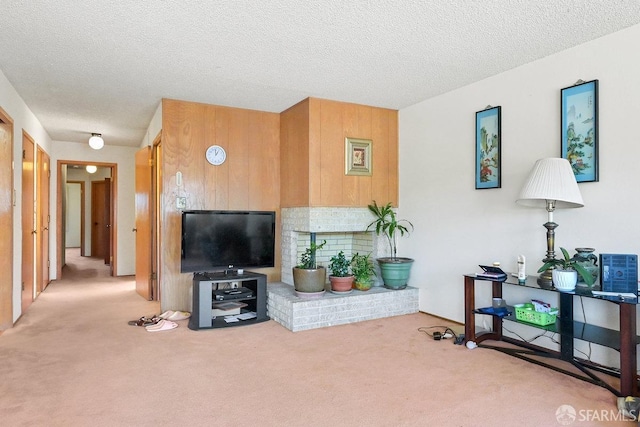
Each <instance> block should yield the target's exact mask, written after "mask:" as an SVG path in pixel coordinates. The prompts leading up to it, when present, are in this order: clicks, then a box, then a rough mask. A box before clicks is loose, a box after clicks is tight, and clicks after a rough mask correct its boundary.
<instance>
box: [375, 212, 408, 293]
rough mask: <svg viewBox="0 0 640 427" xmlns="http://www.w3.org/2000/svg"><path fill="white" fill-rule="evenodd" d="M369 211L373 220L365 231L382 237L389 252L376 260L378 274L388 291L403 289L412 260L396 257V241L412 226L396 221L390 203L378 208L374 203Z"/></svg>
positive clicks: (405, 222)
mask: <svg viewBox="0 0 640 427" xmlns="http://www.w3.org/2000/svg"><path fill="white" fill-rule="evenodd" d="M367 207H368V208H369V211H370V212H371V213H372V214H373V215H374V216H375V218H376V219H375V220H374V221H372V222H371V224H369V225H368V226H367V231H369V230H371V229H372V228H373V229H375V232H376V234H377V235H378V236H380V235H384V236H385V237H386V238H387V242H388V243H389V249H390V250H391V256H390V257H383V258H378V259H377V260H376V261H378V265H379V266H380V273H381V276H382V281H383V282H384V286H385V287H386V288H389V289H404V288H405V287H406V286H407V282H408V280H409V275H410V274H411V266H412V265H413V259H412V258H402V257H398V255H397V240H398V235H400V237H402V236H404V235H405V234H407V235H409V232H410V230H411V231H413V224H411V222H409V221H407V220H406V219H398V218H397V217H396V213H395V211H394V210H393V208H392V206H391V203H387V204H386V205H384V206H378V204H377V203H376V201H375V200H374V201H373V204H370V205H368V206H367Z"/></svg>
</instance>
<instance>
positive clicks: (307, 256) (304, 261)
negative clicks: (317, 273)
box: [296, 240, 327, 270]
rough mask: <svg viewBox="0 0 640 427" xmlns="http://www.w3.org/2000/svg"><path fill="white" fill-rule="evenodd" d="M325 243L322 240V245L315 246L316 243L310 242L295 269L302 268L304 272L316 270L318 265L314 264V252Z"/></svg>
mask: <svg viewBox="0 0 640 427" xmlns="http://www.w3.org/2000/svg"><path fill="white" fill-rule="evenodd" d="M326 243H327V241H326V240H323V241H322V243H320V244H317V243H316V242H311V244H310V245H309V247H308V248H307V249H305V251H304V253H303V254H302V255H301V256H300V264H298V265H297V266H296V267H298V268H303V269H305V270H311V269H316V268H318V264H317V262H316V252H317V251H318V250H319V249H322V247H323V246H324V245H325V244H326Z"/></svg>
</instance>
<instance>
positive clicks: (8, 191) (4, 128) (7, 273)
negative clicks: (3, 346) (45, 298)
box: [0, 108, 14, 331]
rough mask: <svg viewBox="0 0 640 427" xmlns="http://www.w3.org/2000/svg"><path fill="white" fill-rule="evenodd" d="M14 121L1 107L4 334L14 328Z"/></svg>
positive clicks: (0, 315) (0, 310)
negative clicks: (5, 330)
mask: <svg viewBox="0 0 640 427" xmlns="http://www.w3.org/2000/svg"><path fill="white" fill-rule="evenodd" d="M13 205H14V191H13V121H12V120H11V118H10V117H9V116H8V115H6V114H5V112H4V110H2V109H1V108H0V236H2V238H0V254H2V256H0V271H2V274H0V331H2V330H4V329H8V328H10V327H11V326H13Z"/></svg>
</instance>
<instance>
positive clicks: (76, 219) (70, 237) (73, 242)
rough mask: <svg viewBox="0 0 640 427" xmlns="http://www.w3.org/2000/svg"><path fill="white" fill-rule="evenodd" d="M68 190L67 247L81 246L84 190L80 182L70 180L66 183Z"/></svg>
mask: <svg viewBox="0 0 640 427" xmlns="http://www.w3.org/2000/svg"><path fill="white" fill-rule="evenodd" d="M65 188H66V191H67V207H66V215H67V218H66V224H67V225H66V228H65V233H66V236H65V247H67V248H79V247H80V241H81V233H80V231H81V227H80V224H81V209H82V191H81V190H80V184H79V183H77V182H70V183H67V185H66V187H65Z"/></svg>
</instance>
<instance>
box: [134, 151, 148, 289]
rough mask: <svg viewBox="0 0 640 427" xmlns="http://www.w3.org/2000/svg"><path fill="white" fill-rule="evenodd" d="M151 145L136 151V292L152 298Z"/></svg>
mask: <svg viewBox="0 0 640 427" xmlns="http://www.w3.org/2000/svg"><path fill="white" fill-rule="evenodd" d="M151 174H152V169H151V147H145V148H143V149H141V150H139V151H138V152H136V176H135V180H136V183H135V186H136V197H135V200H136V227H135V228H134V229H133V231H134V232H135V234H136V237H135V239H136V292H138V294H140V295H141V296H142V297H143V298H145V299H147V300H150V299H151V298H152V280H151V265H152V263H151V253H152V250H151V199H152V197H151V176H152V175H151Z"/></svg>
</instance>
